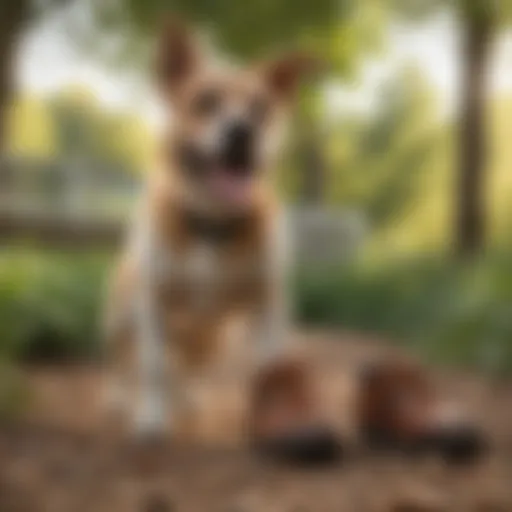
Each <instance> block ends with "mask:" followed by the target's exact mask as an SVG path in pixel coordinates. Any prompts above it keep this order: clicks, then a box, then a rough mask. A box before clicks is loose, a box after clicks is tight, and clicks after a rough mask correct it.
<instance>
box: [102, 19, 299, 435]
mask: <svg viewBox="0 0 512 512" xmlns="http://www.w3.org/2000/svg"><path fill="white" fill-rule="evenodd" d="M308 67H309V66H308V61H307V59H304V58H303V57H301V56H297V55H293V56H291V57H287V58H284V59H280V60H277V61H275V62H271V63H267V64H264V65H258V66H254V67H250V68H248V69H237V68H227V67H224V68H221V67H219V66H214V65H212V62H210V61H209V60H208V59H205V58H204V57H203V55H202V53H201V52H200V51H199V47H198V45H197V43H196V41H195V40H194V38H193V37H192V36H191V34H190V33H189V32H188V31H187V30H186V29H185V28H184V27H183V26H182V25H180V24H176V23H173V24H169V26H168V27H167V28H166V30H165V31H164V33H163V36H162V38H161V41H160V45H159V52H158V56H157V63H156V74H157V79H158V85H159V89H160V91H161V93H162V96H163V99H164V101H165V105H166V108H168V109H169V112H171V111H172V116H171V115H169V119H171V118H172V121H173V122H172V126H171V123H169V126H168V127H167V128H166V130H165V134H164V136H163V138H162V145H161V152H160V156H159V161H158V165H157V168H156V169H154V170H153V172H152V173H151V175H150V178H149V183H148V187H147V190H146V193H145V196H144V200H143V202H142V205H141V207H140V209H139V211H138V212H137V216H136V219H135V222H134V225H133V228H132V230H131V236H130V237H129V241H128V245H127V249H126V251H125V253H124V256H123V258H122V262H121V264H120V265H119V267H118V269H117V271H116V274H115V277H114V280H113V286H112V293H111V295H110V300H109V304H108V311H107V322H106V324H107V325H106V328H107V337H108V346H109V361H110V369H109V371H110V376H111V377H112V380H113V381H115V382H114V383H113V385H114V386H115V387H116V388H117V391H116V393H117V392H119V390H121V391H125V392H126V390H127V387H126V386H127V383H129V382H131V383H133V382H134V379H133V376H134V375H135V376H136V379H135V386H136V387H135V389H132V390H131V393H130V397H129V400H128V402H130V403H133V405H134V408H135V409H134V424H135V430H136V432H137V433H139V434H141V435H143V436H147V435H153V434H159V433H161V432H162V430H163V429H164V427H165V419H166V418H167V417H168V415H167V412H170V413H171V414H170V417H171V418H172V417H173V415H172V410H173V406H175V405H176V404H177V403H180V400H185V401H188V400H189V399H188V398H186V397H185V394H184V393H183V391H184V389H186V387H187V384H186V383H182V382H180V381H181V378H180V376H181V374H182V372H183V371H185V372H188V371H189V370H194V371H195V370H196V369H199V370H201V371H202V370H203V369H205V368H207V367H208V365H210V364H211V363H212V361H213V360H214V359H215V358H216V357H217V356H218V355H219V354H220V353H221V347H222V344H223V338H224V334H225V328H226V325H227V323H228V322H229V321H230V320H231V319H232V318H233V316H234V315H238V314H243V315H246V317H247V318H248V319H249V321H250V324H249V325H250V330H251V334H252V337H253V338H254V347H255V349H256V350H257V352H258V355H257V357H258V358H259V360H260V361H262V360H265V359H268V358H272V357H275V356H276V355H277V354H278V353H279V351H280V350H281V348H280V347H282V341H283V339H284V338H285V334H286V329H287V319H286V309H287V308H286V298H285V287H284V277H285V269H286V259H287V258H286V251H287V234H286V230H285V229H284V223H283V217H282V215H281V213H280V209H279V205H278V203H277V202H276V199H275V197H274V195H273V193H272V190H271V186H270V181H271V174H272V171H273V169H274V168H275V165H276V159H277V157H278V154H279V150H280V148H281V146H282V140H283V136H284V133H285V131H286V122H287V117H288V113H289V108H290V105H291V103H292V99H293V96H294V92H295V90H296V88H297V86H298V82H299V79H300V77H301V75H302V74H303V73H304V71H305V70H306V69H307V68H308ZM166 374H168V375H169V376H170V381H167V380H166V378H165V375H166ZM168 384H169V388H168V387H167V385H168ZM168 391H170V392H168ZM169 408H170V411H169Z"/></svg>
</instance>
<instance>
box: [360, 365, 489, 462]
mask: <svg viewBox="0 0 512 512" xmlns="http://www.w3.org/2000/svg"><path fill="white" fill-rule="evenodd" d="M359 384H360V392H359V393H360V394H359V397H360V398H359V407H358V415H359V427H360V432H361V434H362V436H363V438H364V440H365V442H366V443H367V445H368V446H370V447H371V448H372V449H395V450H396V449H398V450H400V451H403V452H405V453H409V454H421V453H438V454H439V455H441V456H442V457H443V458H445V459H446V460H447V461H449V462H454V463H469V462H472V461H474V460H476V459H477V458H479V457H480V456H481V455H483V453H484V452H485V451H486V448H487V443H486V440H485V437H484V435H483V433H482V432H481V431H480V429H479V428H477V426H475V425H474V424H472V423H471V422H470V421H468V420H466V419H462V418H460V417H456V416H453V415H452V417H451V418H450V417H447V415H446V414H442V412H443V411H442V403H441V401H440V400H439V398H438V396H437V394H436V392H435V390H434V387H433V385H432V383H431V382H430V380H429V379H428V376H427V375H426V372H425V370H424V369H423V368H422V367H421V366H420V365H418V364H415V363H413V362H411V361H404V360H395V361H388V362H382V363H377V364H372V365H369V366H368V367H367V368H365V369H364V371H363V372H362V375H361V377H360V383H359ZM444 412H446V411H444Z"/></svg>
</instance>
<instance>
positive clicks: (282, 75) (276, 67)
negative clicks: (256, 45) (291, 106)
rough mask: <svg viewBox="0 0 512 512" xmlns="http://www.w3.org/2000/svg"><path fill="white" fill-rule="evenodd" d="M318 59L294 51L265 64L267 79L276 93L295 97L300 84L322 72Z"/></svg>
mask: <svg viewBox="0 0 512 512" xmlns="http://www.w3.org/2000/svg"><path fill="white" fill-rule="evenodd" d="M321 68H322V66H321V64H320V62H319V60H318V59H316V58H315V57H313V56H311V55H308V54H306V53H303V52H294V53H291V54H288V55H284V56H283V57H280V58H278V59H275V60H273V61H270V62H268V63H266V64H264V65H263V74H264V78H265V81H266V82H267V84H268V85H269V87H270V88H271V89H272V90H273V91H274V92H275V94H276V95H278V96H280V97H282V98H290V97H293V96H294V94H295V93H296V92H297V89H298V88H299V86H300V84H301V83H302V82H304V81H305V80H307V79H308V78H309V79H310V78H312V77H314V76H316V75H318V73H319V72H320V70H321Z"/></svg>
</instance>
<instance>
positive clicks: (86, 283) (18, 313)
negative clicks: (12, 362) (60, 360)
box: [0, 248, 105, 358]
mask: <svg viewBox="0 0 512 512" xmlns="http://www.w3.org/2000/svg"><path fill="white" fill-rule="evenodd" d="M104 272H105V257H103V256H101V255H64V254H56V253H44V252H36V253H34V252H33V251H30V250H25V249H22V248H19V249H16V250H14V249H10V250H9V252H4V253H3V254H1V255H0V355H1V354H3V355H4V356H9V357H16V358H38V357H43V358H46V357H84V356H91V355H94V354H95V353H96V352H97V350H98V316H99V311H100V310H101V307H102V280H103V277H104Z"/></svg>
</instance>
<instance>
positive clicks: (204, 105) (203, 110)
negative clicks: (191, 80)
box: [192, 89, 222, 116]
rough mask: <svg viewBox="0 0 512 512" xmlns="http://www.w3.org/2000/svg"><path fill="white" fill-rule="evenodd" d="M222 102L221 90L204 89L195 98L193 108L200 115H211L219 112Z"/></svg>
mask: <svg viewBox="0 0 512 512" xmlns="http://www.w3.org/2000/svg"><path fill="white" fill-rule="evenodd" d="M221 103H222V96H221V94H220V93H219V91H215V90H213V89H210V90H206V91H202V92H200V93H199V94H197V96H196V97H195V98H194V101H193V103H192V109H193V111H194V113H195V114H196V115H198V116H210V115H212V114H214V113H215V112H217V110H218V109H219V108H220V106H221Z"/></svg>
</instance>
